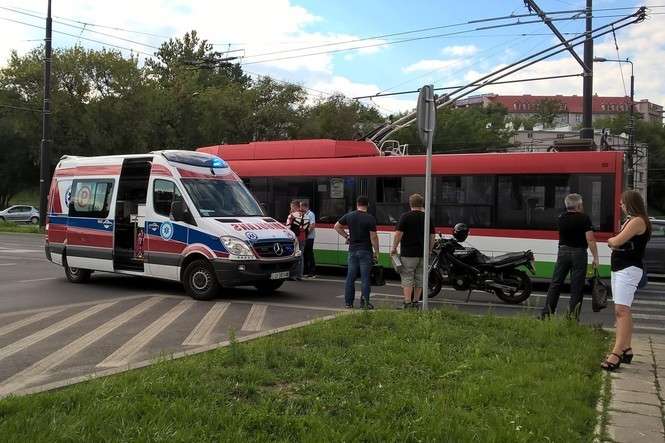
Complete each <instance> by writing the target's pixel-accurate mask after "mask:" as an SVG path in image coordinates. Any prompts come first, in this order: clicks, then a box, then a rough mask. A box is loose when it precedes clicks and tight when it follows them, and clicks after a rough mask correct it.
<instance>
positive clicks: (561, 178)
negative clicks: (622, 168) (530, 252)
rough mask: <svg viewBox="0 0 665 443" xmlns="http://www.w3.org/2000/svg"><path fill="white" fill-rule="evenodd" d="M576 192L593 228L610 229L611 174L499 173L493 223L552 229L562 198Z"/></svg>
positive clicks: (517, 227) (505, 226) (611, 214)
mask: <svg viewBox="0 0 665 443" xmlns="http://www.w3.org/2000/svg"><path fill="white" fill-rule="evenodd" d="M573 192H574V193H579V194H581V195H582V198H583V199H584V210H585V212H586V213H587V214H588V215H589V216H590V217H591V222H592V223H593V225H594V227H596V229H600V230H601V231H611V230H612V220H613V212H612V211H613V209H612V176H610V175H607V176H599V175H597V176H592V175H568V174H551V175H513V176H500V177H499V180H498V193H497V205H498V206H497V211H496V214H497V223H496V225H497V227H501V228H507V229H545V230H556V229H557V226H558V223H557V220H558V217H559V215H560V214H561V213H562V212H563V211H565V206H564V198H565V197H566V195H568V194H570V193H573Z"/></svg>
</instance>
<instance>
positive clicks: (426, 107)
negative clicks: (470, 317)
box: [416, 85, 436, 146]
mask: <svg viewBox="0 0 665 443" xmlns="http://www.w3.org/2000/svg"><path fill="white" fill-rule="evenodd" d="M416 124H417V125H418V136H419V137H420V141H422V142H423V145H425V146H427V145H428V144H429V143H430V139H431V138H433V137H434V127H435V125H436V106H434V87H433V86H432V85H425V86H423V87H422V88H420V94H418V105H417V107H416Z"/></svg>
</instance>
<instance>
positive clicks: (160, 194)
mask: <svg viewBox="0 0 665 443" xmlns="http://www.w3.org/2000/svg"><path fill="white" fill-rule="evenodd" d="M174 200H182V194H180V191H179V190H178V188H177V187H176V185H175V183H173V182H172V181H169V180H155V182H154V184H153V192H152V205H153V207H154V209H155V212H156V213H157V214H159V215H163V216H164V217H168V216H169V215H170V214H171V204H172V203H173V201H174Z"/></svg>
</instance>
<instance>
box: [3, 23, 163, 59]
mask: <svg viewBox="0 0 665 443" xmlns="http://www.w3.org/2000/svg"><path fill="white" fill-rule="evenodd" d="M0 20H5V21H8V22H12V23H18V24H20V25H25V26H30V27H32V28H37V29H44V27H43V26H39V25H35V24H33V23H27V22H23V21H20V20H15V19H12V18H8V17H0ZM53 33H54V34H61V35H66V36H68V37H73V38H75V39H80V40H86V41H89V42H92V43H97V44H100V45H104V46H109V47H111V48H116V49H121V50H124V51H130V52H133V53H137V54H141V55H144V56H146V57H154V55H153V54H148V53H147V52H143V51H139V50H138V49H133V48H126V47H123V46H118V45H114V44H112V43H108V42H104V41H100V40H95V39H91V38H88V37H79V36H78V35H75V34H70V33H67V32H62V31H57V30H55V29H54V30H53Z"/></svg>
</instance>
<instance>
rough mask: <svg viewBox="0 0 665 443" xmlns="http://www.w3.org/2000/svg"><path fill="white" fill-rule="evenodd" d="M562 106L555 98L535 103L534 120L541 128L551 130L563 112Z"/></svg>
mask: <svg viewBox="0 0 665 443" xmlns="http://www.w3.org/2000/svg"><path fill="white" fill-rule="evenodd" d="M563 110H564V105H563V103H561V101H560V100H557V99H555V98H544V99H542V100H540V101H539V102H538V103H536V113H535V114H534V119H535V121H536V122H538V123H540V124H542V125H543V128H553V127H554V121H555V120H556V118H557V117H558V116H559V115H560V114H561V113H562V112H563Z"/></svg>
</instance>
